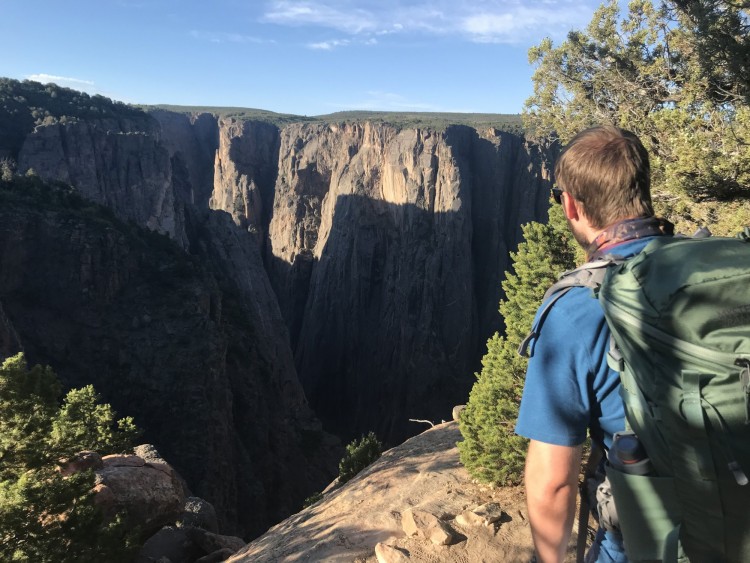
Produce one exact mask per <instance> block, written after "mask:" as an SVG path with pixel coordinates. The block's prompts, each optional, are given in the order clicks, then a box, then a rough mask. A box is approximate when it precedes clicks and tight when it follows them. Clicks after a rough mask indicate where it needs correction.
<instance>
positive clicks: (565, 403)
mask: <svg viewBox="0 0 750 563" xmlns="http://www.w3.org/2000/svg"><path fill="white" fill-rule="evenodd" d="M538 314H539V313H537V315H538ZM605 327H606V324H605V321H604V315H603V313H602V311H601V307H600V305H599V303H598V302H597V300H596V299H594V298H593V296H592V295H591V291H590V290H589V289H586V288H574V289H572V290H570V291H569V292H568V293H567V294H566V295H564V296H563V297H561V298H560V299H559V300H558V302H557V303H555V305H554V306H553V307H552V308H551V309H550V311H549V313H548V314H547V317H546V319H545V320H544V323H543V324H542V326H541V327H540V329H539V334H538V336H537V337H536V339H535V342H534V343H533V347H532V356H531V357H530V358H529V365H528V369H527V372H526V382H525V385H524V391H523V398H522V400H521V406H520V410H519V416H518V421H517V423H516V433H517V434H520V435H521V436H524V437H526V438H530V439H532V440H537V441H540V442H544V443H548V444H555V445H560V446H577V445H579V444H582V443H583V442H584V441H585V439H586V433H587V429H588V427H589V425H590V422H591V419H592V412H591V391H590V390H589V389H590V382H591V381H592V380H593V379H594V375H595V373H596V372H597V371H600V367H601V366H593V365H592V354H591V352H592V350H594V349H596V348H601V342H602V331H603V330H605ZM596 356H601V353H597V354H596Z"/></svg>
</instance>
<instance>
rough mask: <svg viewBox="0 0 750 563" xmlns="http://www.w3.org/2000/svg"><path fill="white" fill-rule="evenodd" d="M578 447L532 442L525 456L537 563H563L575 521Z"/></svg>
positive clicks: (580, 448)
mask: <svg viewBox="0 0 750 563" xmlns="http://www.w3.org/2000/svg"><path fill="white" fill-rule="evenodd" d="M581 452H582V447H581V446H575V447H568V446H555V445H552V444H545V443H544V442H538V441H536V440H531V441H530V442H529V451H528V454H527V456H526V474H525V478H524V480H525V483H526V497H527V499H526V502H527V505H528V509H529V520H530V523H531V533H532V536H533V538H534V547H535V548H536V553H537V558H538V560H539V561H540V563H557V562H560V561H563V559H564V558H565V552H566V549H567V546H568V541H569V540H570V533H571V530H572V529H573V520H574V519H575V502H576V495H577V494H578V474H579V472H580V468H581Z"/></svg>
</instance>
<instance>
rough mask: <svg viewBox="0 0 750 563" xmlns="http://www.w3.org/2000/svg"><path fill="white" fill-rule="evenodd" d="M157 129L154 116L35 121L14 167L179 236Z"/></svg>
mask: <svg viewBox="0 0 750 563" xmlns="http://www.w3.org/2000/svg"><path fill="white" fill-rule="evenodd" d="M144 124H145V125H146V126H145V127H144ZM157 133H158V126H157V124H156V123H155V122H153V120H151V121H144V120H139V122H137V123H129V122H127V121H117V122H115V121H112V120H102V121H67V122H65V123H53V124H49V125H40V126H37V127H35V128H34V130H33V132H31V134H29V135H28V136H27V137H26V139H25V141H24V143H23V146H22V148H21V150H20V153H19V155H18V168H19V170H20V171H26V170H29V169H31V170H33V171H34V172H36V174H38V175H39V176H40V177H41V178H44V179H47V180H60V181H63V182H66V183H68V184H70V185H72V186H75V187H76V189H77V190H79V191H80V192H81V193H82V194H83V195H84V196H85V197H87V198H88V199H90V200H92V201H94V202H96V203H100V204H102V205H106V206H107V207H109V208H111V209H112V210H114V211H115V213H117V214H118V215H119V216H120V217H123V218H126V219H132V220H133V221H135V222H136V223H138V224H141V225H144V226H146V227H148V228H149V229H151V230H155V231H158V232H161V233H164V234H167V235H169V236H171V237H172V238H177V239H180V238H181V237H180V235H181V233H182V228H181V223H182V216H181V215H182V214H181V210H180V209H179V208H176V206H175V204H176V201H175V193H174V189H173V185H172V167H171V163H170V159H169V154H168V152H167V151H166V150H165V148H164V147H163V146H162V145H161V144H160V143H159V141H158V137H157Z"/></svg>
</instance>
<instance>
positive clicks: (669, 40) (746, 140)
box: [523, 0, 750, 234]
mask: <svg viewBox="0 0 750 563" xmlns="http://www.w3.org/2000/svg"><path fill="white" fill-rule="evenodd" d="M620 4H621V3H619V2H618V1H617V0H607V1H606V2H605V3H604V4H602V6H601V7H600V8H599V9H598V10H597V11H596V13H595V14H594V17H593V18H592V20H591V23H590V24H589V25H588V27H587V28H586V29H585V30H583V31H571V32H570V33H569V34H568V37H567V39H566V40H565V41H563V42H562V43H561V44H559V45H553V43H552V40H550V39H544V40H543V41H542V42H541V43H540V44H539V45H538V46H536V47H533V48H532V49H531V50H530V51H529V60H530V62H531V63H532V64H533V65H534V66H535V72H534V77H533V82H534V93H533V95H532V96H531V97H530V98H529V99H528V100H527V102H526V107H525V110H524V116H523V118H524V124H525V126H526V128H527V130H528V131H529V134H530V136H532V137H533V138H535V139H537V140H539V141H540V142H543V141H544V140H545V139H554V138H557V139H559V140H560V141H561V142H562V143H566V142H568V141H569V140H570V139H571V138H572V136H573V135H575V134H576V133H577V132H579V131H581V130H582V129H584V128H586V127H590V126H592V125H599V124H611V125H615V126H617V127H622V128H625V129H628V130H631V131H633V132H634V133H636V134H637V135H638V136H639V137H640V138H641V140H642V141H643V143H644V145H645V146H646V148H647V149H648V151H649V153H650V154H651V168H652V193H653V195H654V203H655V205H656V208H657V211H658V212H659V213H660V214H662V215H665V216H667V217H668V218H669V219H671V220H672V221H674V222H675V223H676V224H677V225H678V228H679V229H680V230H681V231H683V232H685V233H687V234H690V233H691V232H692V231H693V230H694V229H695V228H696V227H697V226H699V225H707V226H710V227H711V230H712V231H714V233H715V234H734V233H736V232H737V231H738V230H740V229H741V227H743V226H744V225H745V224H747V222H748V221H749V220H750V203H748V186H750V86H748V78H749V77H750V70H749V67H748V63H749V62H750V39H748V37H749V36H750V35H749V34H748V31H750V24H748V22H749V21H750V19H749V16H750V12H749V11H748V7H747V3H742V2H731V1H724V0H699V1H682V0H665V1H662V2H658V1H657V2H654V1H651V0H633V1H632V2H630V3H629V5H628V8H627V12H626V13H625V14H624V15H621V12H620ZM727 202H731V203H730V205H731V211H726V212H725V209H726V207H727V205H728V204H727Z"/></svg>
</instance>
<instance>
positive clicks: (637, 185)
mask: <svg viewBox="0 0 750 563" xmlns="http://www.w3.org/2000/svg"><path fill="white" fill-rule="evenodd" d="M555 182H556V183H557V185H558V187H560V188H561V189H562V190H563V191H565V192H568V193H569V194H570V195H571V196H573V198H574V199H576V200H578V201H579V202H580V203H581V205H582V206H583V213H584V215H585V216H586V218H587V219H588V220H589V221H590V223H591V226H592V227H594V228H595V229H603V228H604V227H607V226H608V225H611V224H612V223H614V222H616V221H619V220H621V219H627V218H631V217H647V216H652V215H653V214H654V210H653V205H652V204H651V166H650V164H649V161H648V152H647V151H646V149H645V148H644V146H643V144H642V143H641V141H640V139H638V137H637V136H636V135H635V134H634V133H631V132H630V131H626V130H624V129H618V128H617V127H612V126H600V127H592V128H591V129H586V130H585V131H581V132H580V133H578V135H576V136H575V137H573V140H571V141H570V143H568V145H567V146H566V147H565V148H564V149H563V151H562V153H561V154H560V157H559V158H558V160H557V164H556V165H555Z"/></svg>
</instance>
